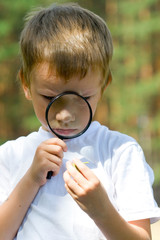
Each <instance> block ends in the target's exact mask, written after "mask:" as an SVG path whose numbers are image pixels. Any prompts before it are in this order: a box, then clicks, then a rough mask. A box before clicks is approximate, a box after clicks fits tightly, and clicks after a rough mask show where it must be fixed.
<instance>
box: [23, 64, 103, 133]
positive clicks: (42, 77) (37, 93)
mask: <svg viewBox="0 0 160 240" xmlns="http://www.w3.org/2000/svg"><path fill="white" fill-rule="evenodd" d="M21 77H22V76H21ZM22 82H23V89H24V92H25V96H26V98H27V99H29V100H32V103H33V107H34V111H35V113H36V116H37V118H38V119H39V121H40V122H41V124H42V126H43V128H44V129H45V130H49V129H48V126H47V123H46V119H45V111H46V107H47V106H48V104H49V102H50V100H51V99H52V98H53V97H55V96H57V95H58V94H60V93H62V92H66V91H74V92H77V93H78V94H80V95H81V96H83V97H85V98H87V100H88V102H89V103H90V106H91V108H92V112H93V115H94V113H95V110H96V107H97V103H98V101H99V99H100V97H101V84H100V82H101V74H100V71H90V70H89V71H88V73H87V74H86V76H85V77H84V78H83V79H79V77H78V76H77V77H76V76H74V77H72V78H71V79H69V81H67V82H65V81H64V80H63V79H61V78H60V77H58V76H56V71H55V70H54V69H53V70H52V71H51V70H50V68H49V64H48V63H43V64H39V65H38V67H35V68H34V69H33V71H32V74H31V79H30V88H28V87H27V86H26V85H25V81H22ZM73 104H74V103H73ZM78 114H79V116H76V117H78V118H81V115H82V113H81V112H80V111H79V113H78ZM58 116H61V119H60V121H59V118H58V119H57V121H59V122H60V123H61V126H59V129H62V131H63V129H64V127H63V126H64V123H65V121H66V118H67V127H66V125H65V130H67V128H68V129H70V130H71V129H72V128H73V126H74V128H75V125H76V123H74V120H73V119H74V117H73V116H72V111H69V110H68V111H63V114H59V115H58ZM76 128H77V129H78V128H79V129H80V126H76Z"/></svg>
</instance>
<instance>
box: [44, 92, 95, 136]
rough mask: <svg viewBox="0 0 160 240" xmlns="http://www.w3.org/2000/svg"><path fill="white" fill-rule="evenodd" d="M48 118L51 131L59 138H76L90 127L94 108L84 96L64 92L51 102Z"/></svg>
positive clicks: (48, 108) (47, 110)
mask: <svg viewBox="0 0 160 240" xmlns="http://www.w3.org/2000/svg"><path fill="white" fill-rule="evenodd" d="M46 120H47V123H48V126H49V128H50V129H51V131H52V132H53V133H54V134H55V135H57V136H58V137H59V138H61V139H70V138H75V137H77V136H80V135H81V134H82V133H84V132H85V131H86V130H87V128H88V127H89V125H90V123H91V120H92V110H91V107H90V105H89V103H88V101H87V100H86V99H85V98H84V97H82V96H80V95H79V94H77V93H75V92H64V93H62V94H59V95H58V96H56V97H55V98H54V99H52V101H51V102H50V103H49V105H48V107H47V109H46Z"/></svg>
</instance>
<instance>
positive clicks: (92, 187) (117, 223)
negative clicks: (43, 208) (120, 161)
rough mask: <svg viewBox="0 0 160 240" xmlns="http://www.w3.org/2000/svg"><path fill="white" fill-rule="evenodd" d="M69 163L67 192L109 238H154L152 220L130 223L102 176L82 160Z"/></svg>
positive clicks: (147, 239)
mask: <svg viewBox="0 0 160 240" xmlns="http://www.w3.org/2000/svg"><path fill="white" fill-rule="evenodd" d="M74 164H75V165H76V166H77V167H78V169H79V171H77V170H76V168H75V167H74V166H73V165H72V164H71V163H68V164H67V171H66V172H65V173H64V180H65V186H66V189H67V191H68V192H69V193H70V195H71V196H72V197H73V199H74V200H75V201H76V202H77V204H78V205H79V206H80V207H81V208H82V210H84V211H85V212H86V213H87V214H88V215H89V216H90V217H91V218H92V219H93V220H94V222H95V223H96V225H97V226H98V227H99V229H100V230H101V231H102V232H103V234H104V235H105V236H106V238H107V239H108V240H135V239H136V240H150V239H151V233H150V223H149V220H148V219H146V220H140V221H133V222H129V223H128V222H126V221H125V220H124V219H123V218H122V217H121V216H120V215H119V213H118V212H117V211H116V210H115V208H114V207H113V205H112V203H111V202H110V200H109V198H108V195H107V193H106V191H105V189H104V188H103V186H102V184H101V183H100V181H99V180H98V178H97V177H96V176H95V175H94V174H93V173H92V171H91V170H90V169H89V168H88V167H87V166H85V165H84V164H83V163H82V162H80V161H79V160H75V161H74Z"/></svg>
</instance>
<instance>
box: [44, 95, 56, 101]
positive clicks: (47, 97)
mask: <svg viewBox="0 0 160 240" xmlns="http://www.w3.org/2000/svg"><path fill="white" fill-rule="evenodd" d="M43 97H44V98H45V99H47V100H49V101H51V100H52V99H53V98H54V96H52V97H51V96H44V95H43Z"/></svg>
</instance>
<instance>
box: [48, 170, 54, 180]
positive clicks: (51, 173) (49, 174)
mask: <svg viewBox="0 0 160 240" xmlns="http://www.w3.org/2000/svg"><path fill="white" fill-rule="evenodd" d="M52 175H53V171H49V172H48V173H47V179H51V177H52Z"/></svg>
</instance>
